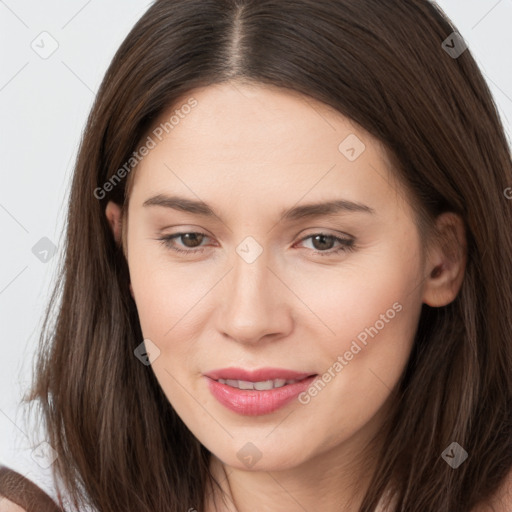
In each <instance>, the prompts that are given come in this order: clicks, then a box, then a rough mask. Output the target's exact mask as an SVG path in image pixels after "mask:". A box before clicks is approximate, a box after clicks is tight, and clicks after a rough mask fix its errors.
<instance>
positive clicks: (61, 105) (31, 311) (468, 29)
mask: <svg viewBox="0 0 512 512" xmlns="http://www.w3.org/2000/svg"><path fill="white" fill-rule="evenodd" d="M438 4H439V5H440V6H441V7H442V8H443V9H444V11H445V12H446V13H447V14H448V15H449V16H450V17H451V19H452V20H453V21H454V23H455V25H456V26H457V28H458V30H459V32H460V33H461V34H462V36H463V37H464V38H465V40H466V41H467V43H468V44H469V48H470V50H471V51H472V53H473V55H474V57H475V58H476V60H477V62H478V64H479V65H480V67H481V69H482V71H483V72H484V76H485V77H486V79H487V81H488V83H489V85H490V88H491V90H492V92H493V94H494V97H495V101H496V103H497V105H498V107H499V109H500V112H501V114H502V118H503V122H504V123H505V126H506V129H507V133H508V134H509V139H512V31H511V30H510V26H511V22H512V0H500V1H498V0H464V1H463V0H442V1H439V2H438ZM148 6H149V3H148V1H147V0H146V1H137V0H109V1H108V2H106V1H102V2H100V1H99V0H89V1H86V0H68V1H66V2H62V1H61V2H57V1H56V0H53V1H45V2H40V1H36V0H5V1H2V0H0V48H1V53H0V55H1V66H0V109H1V110H0V111H1V112H2V115H1V117H0V157H1V160H0V173H1V174H0V183H1V187H0V233H1V238H0V240H1V251H0V322H1V324H0V325H1V327H2V333H1V339H0V344H1V356H0V390H1V391H2V392H1V393H0V433H2V432H4V433H5V432H10V431H11V429H12V427H13V422H15V423H18V422H19V421H20V420H19V414H18V412H19V411H18V410H17V403H18V402H19V399H20V397H21V395H22V393H23V391H24V390H25V389H26V387H27V385H28V383H29V382H30V377H31V368H32V360H33V354H34V349H35V347H36V343H37V340H38V334H39V332H40V329H41V325H42V315H43V312H44V308H45V305H46V303H47V301H48V298H49V294H50V289H51V284H52V282H53V281H54V279H55V276H56V269H57V263H58V259H59V256H60V254H61V253H60V248H61V247H62V233H63V227H64V215H65V203H66V198H67V193H68V186H69V182H70V177H71V173H72V169H73V164H74V160H75V157H76V153H77V148H78V143H79V140H80V136H81V132H82V129H83V127H84V124H85V121H86V117H87V114H88V112H89V110H90V108H91V106H92V102H93V99H94V94H95V91H96V90H97V89H98V86H99V84H100V82H101V79H102V77H103V75H104V73H105V71H106V69H107V66H108V65H109V63H110V60H111V59H112V57H113V55H114V52H115V51H116V49H117V48H118V46H119V45H120V43H121V42H122V40H123V39H124V37H125V36H126V34H127V33H128V31H129V30H130V28H131V27H132V26H133V24H134V23H135V22H136V21H137V19H138V18H140V16H141V15H142V14H143V12H144V11H145V10H146V9H147V7H148ZM411 30H414V28H413V27H411ZM43 32H47V33H48V34H50V35H41V33H43ZM57 44H58V47H57V49H56V51H55V52H54V53H53V54H52V55H50V56H47V55H46V54H45V52H50V50H52V49H53V47H52V45H53V46H56V45H57ZM42 57H47V58H42ZM510 185H511V186H512V183H511V184H510ZM44 237H46V238H47V239H49V241H48V240H45V241H40V240H41V239H42V238H44ZM36 244H39V245H38V246H36ZM53 245H54V246H55V247H56V250H57V252H56V253H55V255H53V257H52V252H51V247H52V246H53ZM34 246H36V247H38V250H36V251H35V252H36V253H37V254H34V252H33V250H32V249H33V247H34ZM45 250H46V251H48V252H47V253H45V252H44V251H45ZM44 260H47V261H44ZM9 444H10V440H9V438H8V436H6V435H0V458H1V454H2V453H3V452H4V450H6V449H7V447H8V446H9Z"/></svg>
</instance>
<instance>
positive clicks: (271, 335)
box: [217, 251, 293, 345]
mask: <svg viewBox="0 0 512 512" xmlns="http://www.w3.org/2000/svg"><path fill="white" fill-rule="evenodd" d="M265 254H266V253H265V251H264V252H263V253H262V254H261V255H260V256H259V257H258V258H257V259H256V261H254V262H252V263H248V262H246V261H244V260H243V259H242V258H240V257H238V255H237V256H236V258H235V260H234V266H233V268H232V269H231V271H230V272H229V273H228V275H227V276H226V279H225V280H224V282H223V284H222V286H221V287H220V289H219V303H220V306H219V308H218V310H217V311H218V315H217V322H218V325H217V329H218V331H219V332H221V333H222V334H223V335H225V336H228V337H229V338H231V339H232V340H235V341H237V342H239V343H243V344H248V345H253V344H258V343H259V342H261V341H262V340H263V339H264V338H266V339H267V341H270V340H274V341H275V340H277V339H279V338H282V337H285V336H287V335H289V333H290V332H291V330H292V329H293V318H292V314H291V311H290V308H291V307H292V303H291V297H292V296H293V294H292V293H291V292H290V290H288V289H287V288H286V286H285V284H283V282H282V280H281V279H282V277H281V276H279V271H276V270H274V269H273V268H270V267H269V265H268V261H267V258H266V256H265ZM280 277H281V279H280Z"/></svg>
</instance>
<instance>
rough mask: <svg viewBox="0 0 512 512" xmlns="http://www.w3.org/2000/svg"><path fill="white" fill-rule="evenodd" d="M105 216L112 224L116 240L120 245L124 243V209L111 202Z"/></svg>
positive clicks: (111, 227)
mask: <svg viewBox="0 0 512 512" xmlns="http://www.w3.org/2000/svg"><path fill="white" fill-rule="evenodd" d="M105 215H106V216H107V219H108V222H109V224H110V229H111V230H112V234H113V235H114V239H115V241H116V243H117V244H118V245H121V243H122V239H121V238H122V226H123V209H122V207H121V206H119V205H118V204H117V203H114V202H113V201H109V202H108V203H107V207H106V209H105Z"/></svg>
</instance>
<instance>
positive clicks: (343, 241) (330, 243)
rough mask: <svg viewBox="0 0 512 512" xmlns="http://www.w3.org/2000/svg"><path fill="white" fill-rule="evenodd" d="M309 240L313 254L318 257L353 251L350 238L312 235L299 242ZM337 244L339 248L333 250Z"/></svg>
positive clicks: (321, 234)
mask: <svg viewBox="0 0 512 512" xmlns="http://www.w3.org/2000/svg"><path fill="white" fill-rule="evenodd" d="M309 239H311V244H312V246H313V249H314V251H313V252H315V254H318V255H320V256H332V255H334V254H338V253H340V252H347V251H353V250H354V249H355V245H354V239H352V238H341V237H338V236H334V235H328V234H325V233H314V234H313V235H309V236H306V237H305V238H303V239H302V240H301V242H304V241H305V240H309ZM336 244H338V245H339V247H338V248H335V249H333V247H334V246H335V245H336Z"/></svg>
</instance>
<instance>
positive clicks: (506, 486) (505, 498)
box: [0, 471, 512, 512]
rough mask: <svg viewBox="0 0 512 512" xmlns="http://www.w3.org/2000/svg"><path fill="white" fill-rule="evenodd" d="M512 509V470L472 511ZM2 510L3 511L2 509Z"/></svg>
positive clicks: (504, 511) (493, 511)
mask: <svg viewBox="0 0 512 512" xmlns="http://www.w3.org/2000/svg"><path fill="white" fill-rule="evenodd" d="M511 510H512V471H510V472H509V474H508V476H507V478H505V481H504V482H503V485H502V486H501V487H500V488H499V489H498V491H497V492H496V494H495V495H494V496H493V497H492V499H491V501H490V502H489V503H486V504H479V505H478V506H476V507H475V508H474V509H473V510H472V511H471V512H510V511H511ZM0 512H1V511H0Z"/></svg>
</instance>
